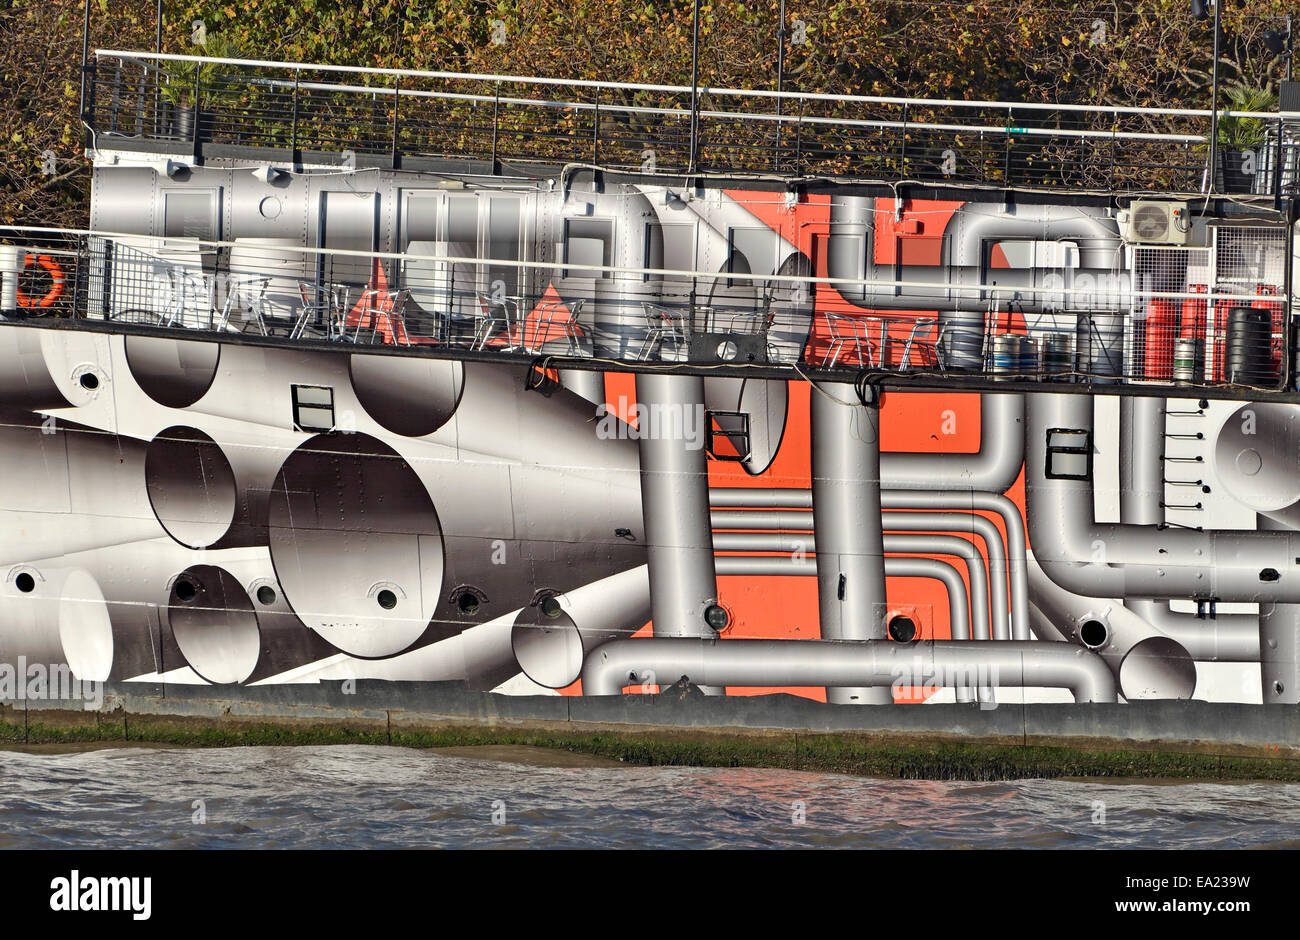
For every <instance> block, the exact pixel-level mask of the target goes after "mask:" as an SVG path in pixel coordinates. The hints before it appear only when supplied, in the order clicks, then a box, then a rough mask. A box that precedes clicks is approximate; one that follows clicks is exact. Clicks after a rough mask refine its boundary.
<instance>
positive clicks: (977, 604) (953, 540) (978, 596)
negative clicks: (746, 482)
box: [713, 532, 989, 640]
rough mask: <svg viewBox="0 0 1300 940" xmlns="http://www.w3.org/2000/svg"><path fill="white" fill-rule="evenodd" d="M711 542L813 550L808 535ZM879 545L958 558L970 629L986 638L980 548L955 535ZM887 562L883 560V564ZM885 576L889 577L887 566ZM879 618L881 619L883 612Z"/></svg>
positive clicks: (724, 547) (728, 536) (737, 535)
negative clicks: (967, 582) (967, 595)
mask: <svg viewBox="0 0 1300 940" xmlns="http://www.w3.org/2000/svg"><path fill="white" fill-rule="evenodd" d="M713 540H714V547H715V548H716V549H717V550H718V551H736V552H786V553H789V554H791V555H796V554H798V555H803V554H807V553H811V552H812V551H814V547H813V536H812V535H811V534H806V535H796V534H791V533H781V532H718V533H715V534H714V536H713ZM882 544H883V548H884V551H886V552H888V553H891V554H896V553H904V554H922V555H929V554H933V555H955V556H956V557H958V558H961V559H962V560H963V561H964V562H965V563H966V569H967V576H968V577H969V579H970V611H971V617H970V623H971V628H972V629H973V630H974V636H975V638H976V639H980V640H983V639H985V638H987V637H988V636H989V618H988V611H989V587H988V579H987V575H986V573H985V570H984V556H983V555H981V554H980V552H979V549H977V548H976V547H975V546H974V545H973V544H971V543H970V542H968V541H967V540H966V539H964V538H961V537H959V536H956V535H902V534H890V535H886V536H885V537H884V538H883V539H882ZM818 557H820V556H818ZM888 560H889V559H886V562H888ZM819 570H820V569H819ZM885 573H886V574H888V567H887V566H886V571H885ZM963 593H965V592H964V591H963ZM881 616H882V619H883V616H884V615H883V613H882V615H881ZM822 636H823V637H825V638H826V639H842V638H841V637H830V636H827V635H826V631H825V628H824V627H823V630H822ZM873 639H878V638H873Z"/></svg>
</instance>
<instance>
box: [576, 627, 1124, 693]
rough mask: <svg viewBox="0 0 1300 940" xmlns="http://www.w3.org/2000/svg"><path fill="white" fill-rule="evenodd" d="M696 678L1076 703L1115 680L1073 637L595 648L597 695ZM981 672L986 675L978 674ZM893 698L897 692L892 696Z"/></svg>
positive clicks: (592, 675) (591, 671)
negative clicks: (1061, 696)
mask: <svg viewBox="0 0 1300 940" xmlns="http://www.w3.org/2000/svg"><path fill="white" fill-rule="evenodd" d="M679 677H686V678H688V679H689V680H690V681H691V682H694V683H697V684H705V685H710V686H736V685H743V686H826V687H827V688H875V689H883V690H885V691H886V692H888V691H889V690H890V688H891V687H893V686H951V685H958V684H967V685H975V684H977V683H978V684H985V682H984V681H983V680H985V678H986V677H987V680H988V684H991V685H993V686H994V687H995V688H996V687H1008V688H1016V687H1022V688H1023V687H1046V688H1068V689H1069V690H1070V692H1071V693H1072V694H1073V695H1074V700H1075V701H1076V702H1114V701H1115V700H1116V698H1115V680H1114V679H1113V678H1112V677H1111V674H1110V671H1109V670H1108V669H1107V668H1106V664H1105V663H1103V662H1102V661H1101V659H1100V658H1099V657H1097V656H1096V655H1095V654H1093V653H1090V652H1088V651H1087V650H1082V649H1079V648H1077V647H1074V646H1067V645H1065V644H1063V643H1037V642H1028V643H1019V642H1007V643H980V642H955V641H949V642H942V643H940V642H934V641H926V642H921V643H912V644H906V643H894V642H891V641H887V640H871V641H866V642H834V641H828V640H714V641H701V640H697V639H681V638H672V639H661V638H648V639H633V640H616V641H614V642H612V643H606V644H605V645H604V646H602V647H600V648H599V649H597V650H594V651H593V652H591V653H590V654H588V656H587V661H586V664H585V665H584V666H583V670H582V687H583V691H584V693H585V694H587V695H617V694H619V692H620V691H621V690H622V689H623V687H624V686H627V685H640V684H645V683H649V682H657V683H659V684H660V685H661V686H662V685H667V684H669V683H671V682H675V681H677V679H678V678H679ZM977 677H978V678H977ZM890 700H891V701H892V694H891V695H890Z"/></svg>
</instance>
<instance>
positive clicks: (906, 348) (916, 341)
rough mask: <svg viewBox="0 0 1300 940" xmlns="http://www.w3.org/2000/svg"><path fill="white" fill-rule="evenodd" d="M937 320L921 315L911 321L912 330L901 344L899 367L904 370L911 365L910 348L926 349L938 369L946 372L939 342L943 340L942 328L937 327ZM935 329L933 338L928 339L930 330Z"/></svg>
mask: <svg viewBox="0 0 1300 940" xmlns="http://www.w3.org/2000/svg"><path fill="white" fill-rule="evenodd" d="M938 323H939V320H938V318H937V317H922V318H921V319H919V320H915V321H913V323H912V330H911V332H909V333H908V334H907V340H906V342H904V344H903V358H902V361H901V362H900V363H899V366H898V367H899V369H901V370H906V369H907V368H908V367H909V366H910V365H911V358H912V350H913V349H914V348H915V349H918V350H921V349H928V350H929V351H930V355H931V356H932V357H933V359H934V364H935V365H936V366H938V367H939V371H940V372H942V373H943V374H945V375H946V374H947V369H946V368H944V362H943V352H942V350H941V348H940V346H939V344H940V343H941V342H942V341H943V330H942V329H938V328H937V327H938ZM932 329H933V330H935V331H936V333H935V337H934V339H928V338H927V336H928V334H929V332H930V331H931V330H932Z"/></svg>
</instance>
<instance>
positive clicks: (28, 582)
mask: <svg viewBox="0 0 1300 940" xmlns="http://www.w3.org/2000/svg"><path fill="white" fill-rule="evenodd" d="M14 587H16V588H18V590H20V591H22V592H23V593H24V594H30V593H32V591H34V590H36V579H35V578H33V577H32V576H31V573H30V572H27V571H23V572H19V574H18V577H16V578H14Z"/></svg>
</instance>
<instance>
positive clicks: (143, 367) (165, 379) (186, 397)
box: [126, 336, 221, 408]
mask: <svg viewBox="0 0 1300 940" xmlns="http://www.w3.org/2000/svg"><path fill="white" fill-rule="evenodd" d="M220 360H221V345H220V344H219V343H201V342H196V341H195V340H185V339H170V338H168V337H160V336H128V337H127V338H126V364H127V368H129V369H130V370H131V375H132V376H133V377H134V378H135V381H136V384H138V385H139V386H140V388H141V389H143V391H144V393H145V394H146V395H148V396H149V397H150V398H152V399H153V400H154V401H156V402H157V403H158V404H160V405H166V406H167V407H168V408H188V407H189V406H190V405H192V404H194V403H195V402H197V401H198V400H199V399H200V398H202V397H203V396H204V395H206V394H207V393H208V389H210V388H211V387H212V383H213V381H214V380H215V379H216V377H217V364H218V362H220Z"/></svg>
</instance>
